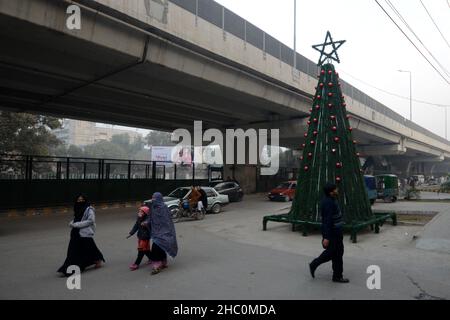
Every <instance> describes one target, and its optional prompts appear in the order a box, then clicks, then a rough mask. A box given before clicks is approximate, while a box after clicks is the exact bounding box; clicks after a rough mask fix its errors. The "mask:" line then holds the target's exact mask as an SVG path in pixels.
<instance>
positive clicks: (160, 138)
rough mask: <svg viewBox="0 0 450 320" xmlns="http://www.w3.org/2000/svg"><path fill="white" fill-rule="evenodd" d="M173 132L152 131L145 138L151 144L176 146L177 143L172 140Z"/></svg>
mask: <svg viewBox="0 0 450 320" xmlns="http://www.w3.org/2000/svg"><path fill="white" fill-rule="evenodd" d="M171 136H172V134H171V133H170V132H164V131H150V132H149V133H148V134H147V136H146V137H145V140H146V142H147V145H149V146H174V145H175V144H176V143H175V142H172V141H171V140H170V138H171Z"/></svg>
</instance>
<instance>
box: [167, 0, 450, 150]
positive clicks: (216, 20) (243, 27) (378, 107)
mask: <svg viewBox="0 0 450 320" xmlns="http://www.w3.org/2000/svg"><path fill="white" fill-rule="evenodd" d="M169 2H172V3H174V4H176V5H177V6H179V7H181V8H183V9H185V10H187V11H189V12H191V13H192V14H194V15H196V17H199V18H202V19H204V20H206V21H208V22H210V23H212V24H214V25H215V26H217V27H218V28H221V29H222V30H223V31H224V32H229V33H230V34H232V35H234V36H236V37H238V38H239V39H242V40H244V41H245V42H246V43H249V44H251V45H253V46H255V47H257V48H259V49H260V50H262V51H263V52H264V53H266V54H270V55H271V56H273V57H275V58H277V59H279V60H281V61H283V62H284V63H286V64H288V65H290V66H292V67H294V50H293V49H291V48H289V47H288V46H286V45H285V44H283V43H281V42H280V41H278V40H277V39H275V38H274V37H272V36H271V35H269V34H267V33H266V32H264V31H263V30H261V29H260V28H258V27H256V26H255V25H253V24H251V23H250V22H248V21H246V20H245V19H243V18H241V17H240V16H238V15H237V14H235V13H233V12H232V11H230V10H228V9H227V8H225V7H224V6H222V5H220V4H219V3H217V2H215V1H213V0H169ZM296 55H297V57H296V58H297V69H298V70H299V71H302V72H303V73H305V74H308V75H310V76H311V77H314V78H315V77H316V76H317V74H318V67H317V64H316V63H315V62H313V61H311V60H309V59H307V58H306V57H304V56H302V55H301V54H299V53H296ZM341 82H342V83H343V85H342V90H343V92H344V94H345V95H347V96H349V97H350V98H352V99H353V100H357V101H359V102H361V103H363V104H365V105H366V106H368V107H369V108H371V109H373V110H375V111H377V112H379V113H381V114H383V115H384V116H386V117H389V118H391V119H393V120H396V121H397V122H400V123H403V124H404V125H405V126H406V127H408V128H410V129H413V130H416V131H418V132H420V133H423V134H425V135H427V136H428V137H432V138H433V139H436V140H437V141H439V142H443V143H445V144H447V145H450V143H449V142H448V141H447V140H446V139H444V138H443V137H440V136H438V135H437V134H435V133H433V132H431V131H429V130H427V129H425V128H423V127H421V126H419V125H417V124H415V123H413V122H411V121H410V120H408V119H406V118H404V117H403V116H401V115H400V114H398V113H396V112H395V111H393V110H391V109H390V108H388V107H386V106H385V105H383V104H382V103H380V102H378V101H376V100H375V99H373V98H371V97H370V96H368V95H366V94H365V93H363V92H362V91H360V90H358V89H357V88H355V87H353V86H351V85H350V84H348V83H346V82H345V81H342V80H341Z"/></svg>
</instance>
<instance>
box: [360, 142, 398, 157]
mask: <svg viewBox="0 0 450 320" xmlns="http://www.w3.org/2000/svg"><path fill="white" fill-rule="evenodd" d="M357 149H358V150H359V152H360V153H361V155H362V156H394V155H403V154H405V153H406V148H405V147H404V146H402V145H401V144H392V145H374V146H358V147H357Z"/></svg>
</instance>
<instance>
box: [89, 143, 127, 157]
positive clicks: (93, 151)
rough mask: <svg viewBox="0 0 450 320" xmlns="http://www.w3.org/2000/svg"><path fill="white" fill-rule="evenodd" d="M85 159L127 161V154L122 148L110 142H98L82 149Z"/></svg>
mask: <svg viewBox="0 0 450 320" xmlns="http://www.w3.org/2000/svg"><path fill="white" fill-rule="evenodd" d="M84 155H85V157H87V158H113V159H128V158H129V154H128V153H127V151H126V150H124V148H123V147H121V146H120V145H117V144H116V143H113V142H111V141H105V140H102V141H98V142H96V143H93V144H91V145H88V146H86V147H85V148H84Z"/></svg>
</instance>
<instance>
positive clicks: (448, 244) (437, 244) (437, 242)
mask: <svg viewBox="0 0 450 320" xmlns="http://www.w3.org/2000/svg"><path fill="white" fill-rule="evenodd" d="M418 236H419V240H418V241H417V244H416V248H419V249H424V250H431V251H437V252H444V253H449V254H450V209H449V210H447V211H443V212H440V213H439V214H438V215H436V216H435V217H434V218H433V219H432V220H431V221H430V222H429V223H428V224H427V225H426V226H425V227H424V229H423V230H422V232H421V233H420V234H419V235H418Z"/></svg>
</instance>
